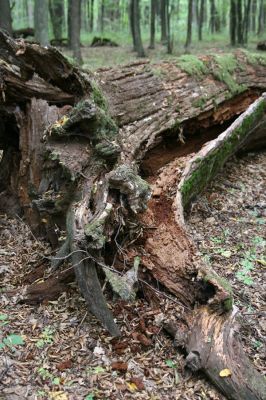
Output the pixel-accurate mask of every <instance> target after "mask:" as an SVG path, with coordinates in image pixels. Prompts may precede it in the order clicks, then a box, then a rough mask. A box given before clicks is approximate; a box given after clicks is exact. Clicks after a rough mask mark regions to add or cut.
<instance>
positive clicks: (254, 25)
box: [250, 0, 257, 32]
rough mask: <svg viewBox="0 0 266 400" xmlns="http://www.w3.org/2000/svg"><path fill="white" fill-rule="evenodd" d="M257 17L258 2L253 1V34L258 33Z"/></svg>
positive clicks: (251, 17)
mask: <svg viewBox="0 0 266 400" xmlns="http://www.w3.org/2000/svg"><path fill="white" fill-rule="evenodd" d="M256 16H257V0H252V5H251V15H250V19H251V24H250V26H251V30H252V32H256V26H257V24H256Z"/></svg>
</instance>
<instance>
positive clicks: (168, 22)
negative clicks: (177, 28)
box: [165, 0, 173, 54]
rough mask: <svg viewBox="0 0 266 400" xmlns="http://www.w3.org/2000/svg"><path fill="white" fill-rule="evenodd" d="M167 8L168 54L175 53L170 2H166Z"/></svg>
mask: <svg viewBox="0 0 266 400" xmlns="http://www.w3.org/2000/svg"><path fill="white" fill-rule="evenodd" d="M165 3H166V4H165V8H166V34H167V53H168V54H172V53H173V38H172V37H171V25H170V24H171V11H172V9H170V4H169V0H165Z"/></svg>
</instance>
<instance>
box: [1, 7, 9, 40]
mask: <svg viewBox="0 0 266 400" xmlns="http://www.w3.org/2000/svg"><path fill="white" fill-rule="evenodd" d="M0 28H1V29H4V30H6V31H7V32H8V33H9V34H10V35H11V36H12V19H11V9H10V2H9V0H0Z"/></svg>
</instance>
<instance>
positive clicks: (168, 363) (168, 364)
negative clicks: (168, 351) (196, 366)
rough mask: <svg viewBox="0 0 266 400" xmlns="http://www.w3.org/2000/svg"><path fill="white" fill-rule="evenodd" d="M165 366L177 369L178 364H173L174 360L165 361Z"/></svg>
mask: <svg viewBox="0 0 266 400" xmlns="http://www.w3.org/2000/svg"><path fill="white" fill-rule="evenodd" d="M165 364H166V365H167V366H168V367H170V368H176V364H175V363H174V362H173V360H170V359H168V360H165Z"/></svg>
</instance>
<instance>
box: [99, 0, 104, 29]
mask: <svg viewBox="0 0 266 400" xmlns="http://www.w3.org/2000/svg"><path fill="white" fill-rule="evenodd" d="M104 11H105V7H104V0H101V13H100V30H101V33H103V31H104Z"/></svg>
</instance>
